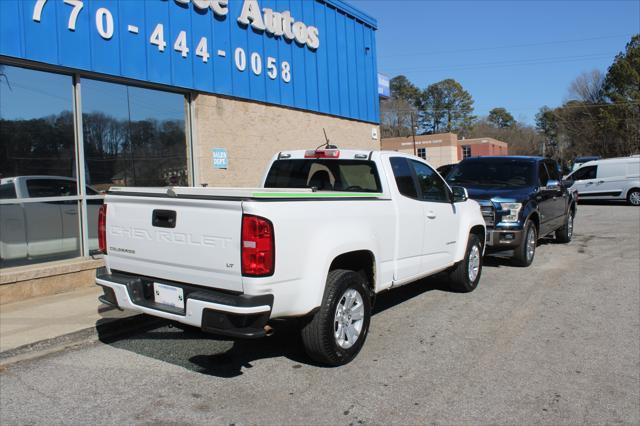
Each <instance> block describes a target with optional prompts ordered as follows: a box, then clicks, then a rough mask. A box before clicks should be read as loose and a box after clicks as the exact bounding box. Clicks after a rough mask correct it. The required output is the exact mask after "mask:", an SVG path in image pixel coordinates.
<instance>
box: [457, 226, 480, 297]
mask: <svg viewBox="0 0 640 426" xmlns="http://www.w3.org/2000/svg"><path fill="white" fill-rule="evenodd" d="M480 275H482V243H481V242H480V238H478V236H477V235H475V234H469V241H468V242H467V251H466V252H465V254H464V259H462V260H461V261H460V262H458V263H457V264H456V266H454V268H453V270H452V271H451V272H450V273H449V282H450V284H449V285H450V287H451V289H453V290H455V291H459V292H462V293H469V292H471V291H473V290H475V288H476V287H477V286H478V282H480Z"/></svg>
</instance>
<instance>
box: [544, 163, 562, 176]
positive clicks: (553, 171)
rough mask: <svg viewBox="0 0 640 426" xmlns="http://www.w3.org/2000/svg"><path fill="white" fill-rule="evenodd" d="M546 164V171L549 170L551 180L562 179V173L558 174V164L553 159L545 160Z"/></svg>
mask: <svg viewBox="0 0 640 426" xmlns="http://www.w3.org/2000/svg"><path fill="white" fill-rule="evenodd" d="M544 163H545V164H546V165H547V171H548V172H549V178H550V179H553V180H557V181H560V180H562V175H561V174H560V169H558V165H557V164H556V162H555V161H553V160H546V161H545V162H544Z"/></svg>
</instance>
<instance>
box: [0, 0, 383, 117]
mask: <svg viewBox="0 0 640 426" xmlns="http://www.w3.org/2000/svg"><path fill="white" fill-rule="evenodd" d="M327 14H332V18H331V19H328V17H327V16H328V15H327ZM342 21H345V22H344V23H343V22H342ZM347 21H348V22H347ZM347 24H349V25H347ZM336 25H337V27H336V28H338V27H339V29H338V33H336V32H335V28H334V26H336ZM356 25H359V26H360V27H356ZM365 27H366V28H365ZM351 30H353V31H354V33H353V36H352V35H351V33H350V31H351ZM373 30H374V29H373V28H371V27H367V26H365V25H364V24H363V23H361V22H360V23H359V22H357V21H356V20H355V19H352V18H350V17H348V16H347V15H343V14H341V13H338V12H337V11H336V10H335V9H333V8H329V6H328V5H327V4H326V3H325V2H321V1H309V0H301V1H296V0H292V1H287V2H281V1H277V0H0V55H6V56H13V57H18V58H23V59H28V60H34V61H38V62H44V63H49V64H55V65H61V66H64V67H68V68H72V69H80V70H87V71H93V72H97V73H103V74H108V75H113V76H121V77H126V78H131V79H135V80H140V81H148V82H152V83H159V84H166V85H170V86H175V87H180V88H185V89H194V90H197V91H202V92H208V93H218V94H223V95H229V96H235V97H242V98H248V99H254V100H258V101H262V102H269V103H276V104H283V105H287V106H293V107H299V108H303V109H311V110H316V111H320V112H327V113H332V114H336V115H342V116H349V117H351V118H364V119H366V118H367V117H365V115H366V116H371V118H374V120H373V121H376V120H377V114H374V112H375V111H373V110H372V111H369V110H365V109H362V108H359V105H358V100H357V99H353V100H351V99H347V98H348V97H356V98H357V97H358V96H361V95H362V94H363V93H364V90H363V91H362V92H363V93H358V90H359V89H360V86H362V88H363V89H364V88H365V86H366V83H364V81H366V79H363V75H362V74H363V73H366V74H371V75H372V76H373V75H374V74H372V73H373V72H375V61H374V58H373V55H371V54H370V53H368V52H371V47H370V46H371V45H372V42H373V40H374V39H373ZM340 32H344V37H347V39H348V40H352V41H353V46H352V47H350V46H349V44H348V43H349V41H348V40H347V41H344V46H343V43H342V37H341V36H342V34H340ZM365 38H366V40H365ZM358 43H360V44H362V46H358V45H357V44H358ZM365 45H366V46H365ZM333 55H339V56H340V57H339V58H338V56H336V58H335V59H336V60H335V61H334V62H335V63H331V61H330V59H331V56H333ZM350 55H352V56H354V57H353V58H351V57H350ZM367 55H368V56H369V57H368V58H367V57H366V56H367ZM356 56H360V57H359V58H358V57H356ZM342 62H344V64H342ZM332 65H333V66H332ZM359 65H360V66H359ZM341 67H342V68H341ZM358 70H360V72H358ZM320 73H322V74H324V75H322V76H320V75H319V74H320ZM333 74H335V75H333ZM346 80H353V82H350V81H346ZM372 81H373V79H372ZM327 86H328V87H327ZM331 86H335V92H336V95H334V98H335V99H333V101H334V103H333V104H332V103H331V102H330V97H331V95H332V93H331V89H332V87H331ZM372 86H373V85H372ZM345 89H346V90H345ZM371 89H372V90H375V88H374V87H371ZM323 97H326V98H327V102H326V105H322V99H323ZM341 97H345V99H341ZM372 100H373V99H372ZM352 104H353V106H354V107H355V108H354V109H352V107H351V105H352ZM344 106H346V108H344Z"/></svg>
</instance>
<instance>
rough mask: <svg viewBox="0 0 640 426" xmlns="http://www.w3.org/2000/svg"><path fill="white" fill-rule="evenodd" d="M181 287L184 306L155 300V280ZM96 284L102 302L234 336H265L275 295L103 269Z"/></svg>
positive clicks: (99, 271)
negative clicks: (249, 294)
mask: <svg viewBox="0 0 640 426" xmlns="http://www.w3.org/2000/svg"><path fill="white" fill-rule="evenodd" d="M154 282H161V283H162V284H166V285H170V286H174V287H178V288H181V289H182V290H183V294H184V304H185V308H184V309H179V308H175V307H171V306H167V305H161V304H158V303H156V302H155V301H154V296H153V283H154ZM96 284H97V285H99V286H101V287H102V288H103V291H104V294H103V295H102V296H100V297H99V300H100V301H101V302H102V303H106V304H108V305H111V306H115V307H117V308H119V309H129V310H132V311H137V312H141V313H145V314H148V315H153V316H156V317H160V318H165V319H168V320H172V321H177V322H180V323H182V324H187V325H191V326H195V327H199V328H201V329H202V330H203V331H206V332H210V333H216V334H223V335H227V336H233V337H245V338H258V337H263V336H265V331H264V327H265V325H266V324H267V321H268V320H269V317H270V316H271V309H272V307H273V295H271V294H264V295H259V296H248V295H245V294H238V295H236V294H228V293H223V292H220V291H216V290H212V289H207V288H202V287H195V286H190V285H186V284H182V283H176V282H171V281H166V280H154V279H153V278H149V277H142V276H137V275H131V274H124V273H117V272H113V273H111V274H109V273H107V271H106V269H105V268H101V269H99V270H98V271H97V274H96Z"/></svg>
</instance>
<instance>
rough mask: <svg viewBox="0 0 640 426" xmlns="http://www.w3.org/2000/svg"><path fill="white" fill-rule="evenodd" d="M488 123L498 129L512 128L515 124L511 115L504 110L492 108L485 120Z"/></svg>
mask: <svg viewBox="0 0 640 426" xmlns="http://www.w3.org/2000/svg"><path fill="white" fill-rule="evenodd" d="M487 121H489V123H491V124H493V125H494V126H496V127H497V128H499V129H504V128H506V127H512V126H513V125H515V124H516V120H515V119H514V118H513V115H511V114H510V113H509V111H507V110H506V109H504V108H494V109H492V110H491V111H489V117H488V118H487Z"/></svg>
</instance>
